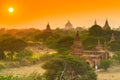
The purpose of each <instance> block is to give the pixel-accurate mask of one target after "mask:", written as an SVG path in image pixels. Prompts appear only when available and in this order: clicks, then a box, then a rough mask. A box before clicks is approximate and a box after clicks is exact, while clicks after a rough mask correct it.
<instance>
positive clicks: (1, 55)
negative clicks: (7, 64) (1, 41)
mask: <svg viewBox="0 0 120 80" xmlns="http://www.w3.org/2000/svg"><path fill="white" fill-rule="evenodd" d="M5 58H6V55H5V53H4V52H3V51H2V50H0V60H3V59H5Z"/></svg>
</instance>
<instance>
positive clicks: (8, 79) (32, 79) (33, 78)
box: [0, 72, 43, 80]
mask: <svg viewBox="0 0 120 80" xmlns="http://www.w3.org/2000/svg"><path fill="white" fill-rule="evenodd" d="M0 80H43V79H42V76H41V75H40V74H38V73H35V72H34V73H31V74H30V75H28V76H26V75H25V76H22V77H19V76H13V75H6V76H0Z"/></svg>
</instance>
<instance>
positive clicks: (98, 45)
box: [96, 40, 103, 50]
mask: <svg viewBox="0 0 120 80" xmlns="http://www.w3.org/2000/svg"><path fill="white" fill-rule="evenodd" d="M96 49H97V50H103V48H102V45H101V43H100V40H98V43H97V46H96Z"/></svg>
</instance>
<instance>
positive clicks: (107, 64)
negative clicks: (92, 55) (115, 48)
mask: <svg viewBox="0 0 120 80" xmlns="http://www.w3.org/2000/svg"><path fill="white" fill-rule="evenodd" d="M111 63H112V62H111V60H101V62H100V68H102V69H104V70H105V71H106V70H107V69H108V68H109V67H110V65H111Z"/></svg>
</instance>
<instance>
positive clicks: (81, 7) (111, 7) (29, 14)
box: [0, 0, 120, 28]
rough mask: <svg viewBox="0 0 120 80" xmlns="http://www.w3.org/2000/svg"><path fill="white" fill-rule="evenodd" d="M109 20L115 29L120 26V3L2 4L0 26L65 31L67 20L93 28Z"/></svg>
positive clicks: (41, 0)
mask: <svg viewBox="0 0 120 80" xmlns="http://www.w3.org/2000/svg"><path fill="white" fill-rule="evenodd" d="M9 7H13V8H14V10H15V11H14V13H12V14H10V13H9V12H8V8H9ZM106 18H107V19H108V21H109V23H110V25H111V26H112V27H118V26H119V25H120V0H0V25H1V26H7V27H8V28H11V26H13V27H16V28H22V26H23V25H24V26H23V28H25V27H26V28H27V27H35V28H44V27H45V26H46V24H47V23H48V22H49V23H50V25H51V27H54V28H55V27H64V25H65V23H66V22H67V20H70V21H71V23H72V24H73V25H74V27H76V26H81V27H83V26H86V27H90V26H91V25H92V24H93V23H94V20H95V19H96V20H97V22H98V24H100V25H101V26H103V25H104V22H105V19H106Z"/></svg>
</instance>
